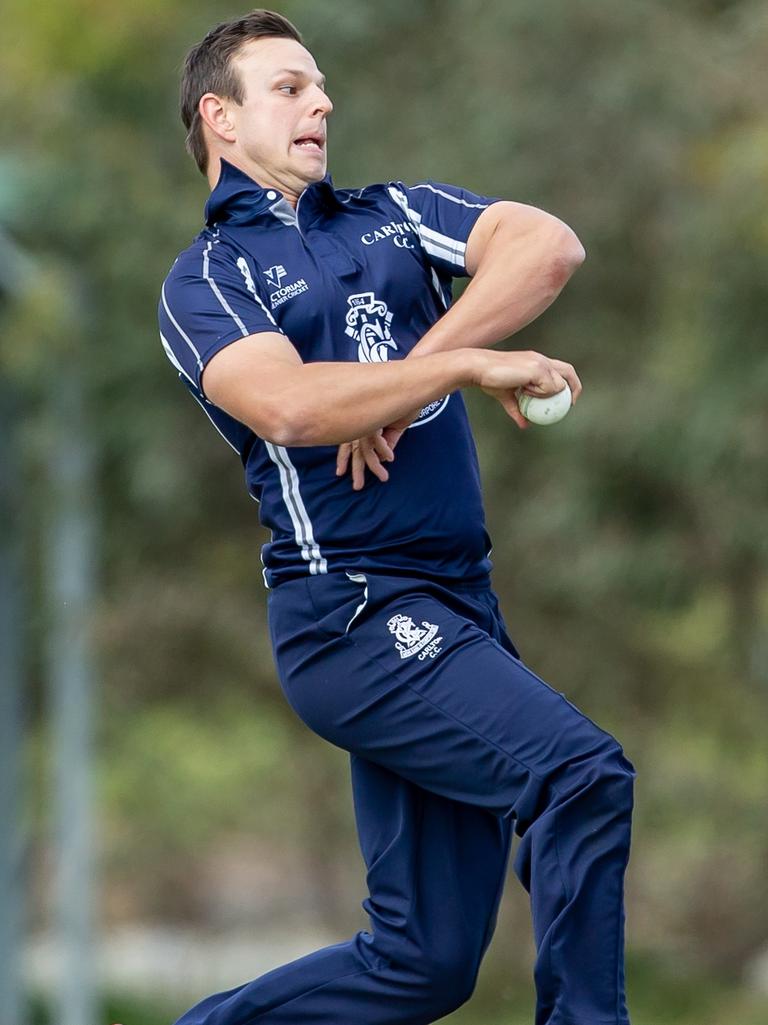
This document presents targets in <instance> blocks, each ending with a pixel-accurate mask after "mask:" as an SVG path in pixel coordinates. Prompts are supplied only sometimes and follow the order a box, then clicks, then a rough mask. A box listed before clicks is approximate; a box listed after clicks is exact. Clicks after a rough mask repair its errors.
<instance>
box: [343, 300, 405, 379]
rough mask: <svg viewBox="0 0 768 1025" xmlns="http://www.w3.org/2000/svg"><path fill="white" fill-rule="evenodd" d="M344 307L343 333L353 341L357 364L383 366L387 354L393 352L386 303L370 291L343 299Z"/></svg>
mask: <svg viewBox="0 0 768 1025" xmlns="http://www.w3.org/2000/svg"><path fill="white" fill-rule="evenodd" d="M347 305H348V306H349V309H348V310H347V316H346V323H347V326H346V328H345V332H346V334H347V335H349V337H350V338H354V340H355V341H356V342H357V358H358V360H359V361H360V363H386V362H387V361H388V359H389V354H390V352H392V351H397V342H395V340H394V338H393V337H392V332H391V331H390V324H391V323H392V314H391V313H390V311H389V307H388V306H387V304H386V303H385V302H384V301H383V300H382V299H377V298H376V296H375V295H374V294H373V292H357V293H356V294H355V295H350V296H349V297H348V298H347Z"/></svg>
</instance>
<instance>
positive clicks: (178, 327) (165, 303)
mask: <svg viewBox="0 0 768 1025" xmlns="http://www.w3.org/2000/svg"><path fill="white" fill-rule="evenodd" d="M160 297H161V299H162V301H163V306H164V307H165V312H166V313H167V314H168V316H169V317H170V318H171V323H172V324H173V326H174V327H175V328H176V330H177V331H178V332H179V334H180V335H181V337H182V338H183V339H184V341H185V342H186V343H187V345H188V346H189V347H190V349H191V350H192V352H193V354H194V357H195V362H196V363H197V366H198V369H199V370H200V372H201V373H202V370H203V361H202V360H201V359H200V353H199V352H198V351H197V349H196V348H195V346H194V345H193V344H192V339H191V338H190V337H189V335H188V334H187V333H186V332H185V331H184V329H183V328H182V327H181V325H180V324H179V322H178V321H177V320H176V318H175V317H174V315H173V314H172V313H171V310H170V307H169V306H168V300H167V299H166V298H165V282H163V287H162V288H161V289H160Z"/></svg>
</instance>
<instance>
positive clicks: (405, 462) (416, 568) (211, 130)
mask: <svg viewBox="0 0 768 1025" xmlns="http://www.w3.org/2000/svg"><path fill="white" fill-rule="evenodd" d="M181 95H182V117H183V120H184V123H185V125H186V127H187V129H188V133H189V134H188V147H189V149H190V151H191V153H192V154H193V156H194V157H195V159H196V161H197V163H198V166H199V167H200V169H201V171H203V173H205V174H206V175H207V177H208V180H209V182H210V185H211V188H212V193H211V196H210V198H209V200H208V203H207V206H206V226H205V228H204V229H203V230H202V232H201V233H200V235H199V236H198V238H197V239H196V241H195V242H194V243H193V244H192V245H191V246H190V247H189V248H188V249H186V250H185V251H184V252H183V253H182V254H181V255H180V256H179V258H178V259H177V261H176V263H175V264H174V266H173V268H172V269H171V271H170V273H169V275H168V277H167V279H166V281H165V283H164V285H163V288H162V296H161V300H160V307H159V315H160V325H161V334H162V340H163V345H164V347H165V350H166V352H167V354H168V356H169V358H170V359H171V361H172V362H173V364H174V365H175V366H176V368H177V370H178V371H179V375H180V377H181V378H182V380H183V381H184V382H185V384H186V385H187V387H188V388H189V390H190V391H191V393H192V394H193V396H194V397H195V399H196V400H197V401H198V402H199V403H200V405H201V406H202V408H203V409H204V411H205V412H206V414H207V415H208V416H209V418H210V419H211V421H212V422H213V424H214V426H215V427H216V428H217V429H218V431H219V432H220V433H221V434H222V435H223V436H224V438H225V440H226V441H227V442H228V443H229V444H230V445H231V446H232V447H233V448H234V449H235V450H236V451H237V452H238V454H239V455H240V457H241V459H242V461H243V464H244V467H245V476H246V483H247V486H248V489H249V491H250V493H251V494H252V495H253V496H254V498H257V499H259V500H260V502H261V518H262V521H263V522H264V523H265V524H266V525H267V526H269V527H270V528H271V530H272V540H271V541H270V543H269V544H267V545H265V547H264V551H263V562H264V575H265V580H266V583H267V585H268V587H269V588H270V592H269V599H268V602H269V620H270V632H271V638H272V643H273V649H274V654H275V660H276V664H277V668H278V673H279V677H280V682H281V685H282V687H283V689H284V692H285V694H286V697H287V699H288V701H289V702H290V703H291V705H292V707H293V708H294V710H295V711H296V712H297V714H298V715H299V716H300V717H301V718H302V719H303V720H304V721H305V722H306V723H307V724H308V725H309V727H310V728H311V729H313V730H314V731H315V732H317V733H318V734H320V735H321V736H323V737H325V738H326V739H327V740H329V741H330V742H331V743H333V744H336V745H338V746H339V747H342V748H344V749H345V750H347V751H349V752H350V755H351V767H352V782H353V792H354V803H355V814H356V819H357V825H358V830H359V834H360V842H361V847H362V852H363V855H364V858H365V861H366V864H367V867H368V877H367V881H368V888H369V896H368V897H367V898H366V900H365V901H364V905H363V906H364V907H365V909H366V910H367V912H368V914H369V916H370V920H371V931H361V932H359V933H357V935H355V936H354V937H353V938H352V939H351V940H349V941H348V942H345V943H339V944H337V945H335V946H332V947H329V948H326V949H324V950H320V951H317V952H316V953H314V954H310V955H309V956H307V957H304V958H301V959H300V960H298V961H295V962H293V963H292V964H289V965H286V966H284V967H282V968H278V969H276V970H275V971H272V972H270V973H268V974H267V975H265V976H263V977H261V978H259V979H256V980H254V981H252V982H248V983H245V984H244V985H242V986H240V987H238V988H237V989H234V990H232V991H230V992H227V993H219V994H216V995H214V996H211V997H209V998H207V999H205V1000H203V1001H202V1002H201V1003H200V1004H198V1005H197V1006H196V1007H194V1008H193V1009H192V1010H190V1011H189V1012H188V1013H187V1014H185V1015H184V1016H183V1017H182V1018H181V1019H180V1023H183V1025H202V1023H205V1025H245V1023H246V1022H248V1023H252V1022H259V1023H264V1025H298V1023H307V1025H309V1023H311V1025H319V1023H320V1022H323V1023H328V1025H346V1023H349V1025H385V1023H395V1022H402V1023H408V1025H416V1023H426V1022H432V1021H435V1020H436V1019H437V1018H440V1017H442V1016H443V1015H445V1014H447V1013H449V1012H450V1011H452V1010H454V1009H455V1008H456V1007H458V1006H459V1005H460V1004H461V1003H463V1002H464V1001H465V1000H467V999H468V997H469V995H470V994H471V992H472V989H473V986H474V983H475V979H476V976H477V971H478V967H479V964H480V960H481V958H482V956H483V954H484V952H485V950H486V948H487V946H488V943H489V942H490V938H491V934H492V932H493V929H494V925H495V920H496V913H497V908H498V903H499V899H500V896H501V892H502V887H503V884H504V877H505V871H506V867H507V862H508V856H509V852H510V846H511V840H512V833H513V830H514V831H515V832H516V833H517V834H518V836H519V837H520V843H519V846H518V849H517V853H516V857H515V860H514V868H515V872H516V873H517V875H518V877H519V879H520V880H521V882H522V883H523V885H524V886H525V888H526V889H527V890H528V891H529V892H530V896H531V906H532V915H533V928H534V937H535V941H536V946H537V962H536V967H535V983H536V990H537V1013H536V1023H537V1025H609V1023H610V1025H626V1023H627V1022H628V1015H627V1010H626V1005H625V1000H624V974H623V949H624V946H623V944H624V908H623V879H624V873H625V868H626V864H627V859H628V856H629V844H630V820H631V810H632V790H633V780H634V777H635V772H634V769H633V766H632V765H631V763H630V762H629V761H628V760H627V759H626V757H625V756H624V754H623V751H622V748H621V746H620V744H619V743H618V742H617V741H616V740H615V739H614V738H613V737H612V736H610V735H609V734H608V733H606V732H604V731H603V730H601V729H600V728H599V727H597V726H596V725H595V724H594V723H593V722H592V721H591V720H590V719H588V718H587V717H586V716H584V715H583V714H582V713H581V712H580V711H579V710H578V709H577V708H576V707H575V706H574V705H572V704H571V703H570V702H569V701H568V700H567V699H566V698H565V696H564V695H562V694H560V693H557V692H555V691H554V690H553V689H552V688H551V687H549V686H548V685H547V684H546V683H544V682H542V681H541V680H540V679H538V678H537V677H536V676H535V675H534V674H533V673H532V672H531V671H530V670H529V669H527V668H526V667H525V665H524V664H523V663H522V661H521V660H520V658H519V656H518V653H517V651H516V650H515V648H514V646H513V644H512V642H511V640H510V639H509V637H508V636H507V634H506V631H505V628H504V623H503V620H502V618H501V614H500V612H499V609H498V605H497V602H496V598H495V596H494V594H493V592H492V590H491V589H490V583H489V576H488V574H489V569H490V562H489V561H488V551H489V544H488V537H487V534H486V532H485V529H484V525H483V511H482V505H481V498H480V488H479V479H478V470H477V462H476V456H475V451H474V446H473V443H472V438H471V434H470V430H469V426H468V423H467V418H466V413H465V410H464V406H463V403H462V399H461V396H460V394H459V391H460V389H461V388H464V387H471V386H474V387H479V388H482V389H483V390H484V391H486V392H487V393H489V394H490V395H491V396H492V397H493V398H495V399H497V400H498V401H499V402H501V403H502V405H503V407H504V409H505V410H506V412H507V413H508V414H509V416H510V418H511V419H512V420H513V421H514V422H515V423H516V424H517V425H518V426H519V427H524V426H525V421H524V419H523V418H522V417H521V415H520V412H519V409H518V407H517V403H516V399H515V390H516V389H517V388H518V387H523V388H525V389H526V391H528V392H529V393H531V394H534V395H541V396H546V395H551V394H554V393H556V392H558V391H560V390H561V389H562V388H563V387H564V386H565V384H566V382H567V383H568V384H569V385H570V387H571V389H572V391H573V394H574V396H575V397H576V398H578V395H579V393H580V390H581V386H580V383H579V379H578V376H577V375H576V372H575V371H574V369H573V367H571V366H570V365H569V364H568V363H565V362H563V361H560V360H557V359H551V358H548V357H545V356H542V355H540V354H537V353H532V352H496V351H493V350H492V349H491V348H490V346H492V345H494V344H495V343H496V342H498V341H500V340H501V339H503V338H506V337H507V336H509V335H510V334H512V333H514V332H515V331H517V330H519V329H520V328H521V327H523V326H524V325H525V324H526V323H528V322H530V321H531V320H532V319H533V318H535V317H536V316H538V314H539V313H541V312H542V310H544V309H545V308H546V307H547V306H548V305H549V304H550V303H551V302H552V301H553V300H554V299H555V297H556V296H557V294H558V293H559V291H560V289H561V288H562V287H563V285H564V284H565V282H566V281H567V279H568V278H569V277H570V275H571V273H572V272H573V271H574V270H575V268H576V267H577V266H578V265H579V264H580V263H581V261H582V259H583V256H584V253H583V249H582V247H581V245H580V243H579V241H578V239H577V238H576V236H575V235H574V234H573V232H572V231H571V230H570V229H569V228H567V227H566V226H565V225H564V224H563V223H562V222H561V221H559V220H557V219H556V218H554V217H552V216H550V215H548V214H546V213H544V212H543V211H540V210H536V209H533V208H531V207H527V206H524V205H521V204H517V203H512V202H505V201H501V200H493V199H490V198H486V197H481V196H477V195H474V194H473V193H471V192H468V191H467V190H464V189H460V188H455V187H453V186H449V185H444V184H440V183H437V182H434V181H427V182H423V183H420V184H417V185H414V186H412V187H408V186H406V185H405V184H403V183H402V182H397V181H393V182H389V183H385V184H381V185H372V186H369V187H367V188H362V189H359V190H338V189H335V188H334V187H333V185H332V182H331V179H330V177H329V176H328V175H327V174H326V152H327V134H326V127H327V119H328V115H329V114H330V113H331V110H332V104H331V101H330V99H329V97H328V95H327V94H326V92H325V89H324V79H323V76H322V75H321V74H320V72H319V71H318V68H317V66H316V64H315V61H314V59H313V57H312V55H311V54H310V53H309V51H308V50H306V49H305V48H304V46H303V44H302V41H301V37H300V36H299V34H298V32H297V31H296V29H295V28H294V27H293V26H292V25H291V24H290V23H289V22H287V21H286V20H285V19H284V18H282V17H281V16H280V15H277V14H273V13H271V12H267V11H254V12H252V13H251V14H249V15H246V16H245V17H243V18H241V19H237V20H236V21H233V22H230V23H227V24H224V25H220V26H218V27H217V28H215V29H214V30H212V32H210V33H209V34H208V35H207V36H206V38H205V39H204V40H203V41H202V42H201V43H200V44H199V45H198V46H196V47H195V48H194V49H193V50H192V51H191V52H190V54H189V55H188V57H187V61H186V65H185V69H184V74H183V83H182V94H181ZM458 275H468V276H469V277H471V278H472V280H471V282H470V283H469V285H468V287H467V289H466V290H465V292H464V294H463V295H462V297H461V298H460V299H459V300H458V301H457V302H456V303H455V304H453V305H451V296H450V289H451V279H452V278H453V277H455V276H458ZM350 474H351V476H350Z"/></svg>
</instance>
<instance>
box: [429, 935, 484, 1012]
mask: <svg viewBox="0 0 768 1025" xmlns="http://www.w3.org/2000/svg"><path fill="white" fill-rule="evenodd" d="M477 971H478V965H477V964H476V959H475V958H474V957H472V956H468V952H462V951H460V950H458V949H457V950H454V951H444V952H443V953H442V955H439V956H432V957H430V958H428V959H427V960H425V961H423V962H422V963H421V964H420V965H419V974H420V975H421V976H422V978H423V980H424V984H425V996H426V1002H427V1004H428V1007H429V1014H431V1015H432V1017H431V1018H429V1019H428V1020H429V1021H434V1020H435V1019H437V1018H441V1017H443V1015H446V1014H450V1013H451V1012H452V1011H455V1010H456V1009H457V1008H459V1007H461V1006H462V1004H465V1003H466V1002H467V1001H468V1000H469V998H470V997H471V996H472V994H473V993H474V990H475V984H476V982H477Z"/></svg>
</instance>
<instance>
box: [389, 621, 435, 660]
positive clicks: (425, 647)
mask: <svg viewBox="0 0 768 1025" xmlns="http://www.w3.org/2000/svg"><path fill="white" fill-rule="evenodd" d="M387 629H388V630H389V632H390V633H391V634H393V635H394V638H395V647H396V648H397V650H398V652H399V653H400V658H412V657H413V656H414V655H418V658H419V661H420V662H423V661H424V659H425V658H435V657H436V656H437V655H439V654H440V652H441V651H442V650H443V649H442V648H441V647H440V642H441V641H442V639H443V638H442V637H436V636H435V634H436V633H437V631H438V630H439V629H440V628H439V627H437V626H435V624H434V623H427V622H426V621H423V622H422V624H421V626H416V624H415V623H414V621H413V620H412V619H411V617H410V616H403V615H401V614H400V613H398V614H397V615H395V616H392V618H391V619H390V620H389V621H388V622H387Z"/></svg>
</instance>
